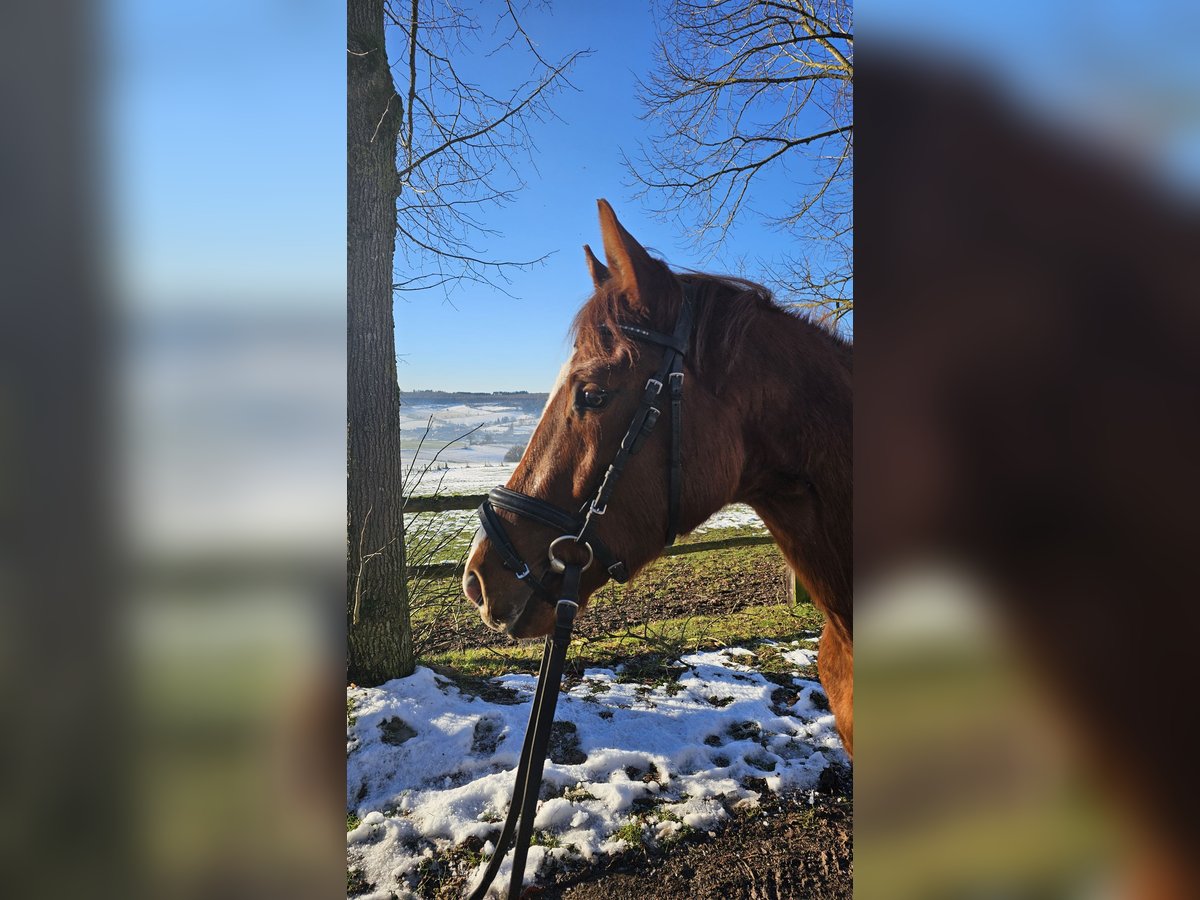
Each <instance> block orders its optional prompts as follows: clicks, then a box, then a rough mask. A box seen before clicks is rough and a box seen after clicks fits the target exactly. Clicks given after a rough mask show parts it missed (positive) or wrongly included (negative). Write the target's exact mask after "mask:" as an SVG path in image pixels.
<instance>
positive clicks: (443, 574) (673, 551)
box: [404, 494, 808, 603]
mask: <svg viewBox="0 0 1200 900" xmlns="http://www.w3.org/2000/svg"><path fill="white" fill-rule="evenodd" d="M486 497H487V494H449V495H444V496H437V497H409V498H407V499H406V500H405V501H404V512H405V514H406V515H413V514H415V513H439V512H449V511H451V510H457V509H475V508H476V507H478V506H479V504H480V503H482V502H483V501H484V498H486ZM774 543H775V539H774V538H772V537H771V536H770V535H767V534H749V535H738V536H736V537H727V538H721V539H720V540H716V541H691V542H690V543H686V544H673V545H672V546H670V547H667V548H666V550H664V551H663V555H664V556H685V555H687V554H689V553H707V552H709V551H710V550H724V549H727V548H729V547H757V546H761V545H764V544H774ZM408 570H409V572H411V573H412V574H414V575H417V576H420V577H425V578H450V577H453V576H458V575H461V574H462V563H461V562H442V563H429V564H426V565H419V566H409V567H408ZM788 578H789V590H790V592H791V596H792V598H793V599H794V600H795V601H796V602H800V603H806V602H808V596H807V594H806V593H805V591H804V588H803V587H801V586H798V585H797V583H796V576H795V574H794V573H792V572H791V571H790V570H789V572H788Z"/></svg>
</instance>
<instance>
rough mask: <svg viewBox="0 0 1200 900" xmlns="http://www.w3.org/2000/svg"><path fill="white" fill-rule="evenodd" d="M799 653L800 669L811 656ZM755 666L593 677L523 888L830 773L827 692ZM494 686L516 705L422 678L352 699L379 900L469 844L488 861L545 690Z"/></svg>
mask: <svg viewBox="0 0 1200 900" xmlns="http://www.w3.org/2000/svg"><path fill="white" fill-rule="evenodd" d="M788 654H789V655H788V658H789V659H791V658H792V656H793V655H796V659H795V661H796V662H800V659H799V655H803V656H804V657H805V658H806V659H807V658H808V657H810V656H812V655H815V654H813V653H812V651H806V650H791V651H788ZM754 659H755V657H754V654H753V652H752V651H750V650H746V649H743V648H729V649H726V650H722V651H719V652H702V653H694V654H691V655H688V656H684V657H682V658H681V660H680V664H681V665H682V666H684V667H686V668H684V671H683V672H682V674H681V675H680V676H679V678H678V680H677V681H673V682H672V681H668V682H665V683H661V684H655V685H646V684H639V683H636V682H632V681H622V680H621V674H620V672H619V671H613V670H609V669H590V670H588V671H587V672H586V673H585V675H584V679H583V680H582V682H581V683H579V684H578V685H576V686H575V687H573V688H572V689H571V690H570V692H569V693H564V694H561V695H560V697H559V702H558V710H557V715H556V723H555V729H556V732H559V734H558V738H557V739H556V740H554V741H552V748H553V749H552V752H551V759H550V760H548V761H547V763H546V771H545V777H544V780H543V788H542V802H541V803H540V805H539V807H538V811H537V814H536V818H535V820H534V826H535V829H537V830H538V831H544V832H546V833H547V836H548V838H550V839H546V840H542V841H540V842H539V843H541V844H543V846H536V845H535V846H534V847H532V848H531V849H530V853H529V863H528V866H527V869H526V875H525V878H526V882H532V881H534V880H536V875H537V873H538V872H539V871H542V870H545V869H547V868H548V867H550V866H555V865H567V866H570V865H582V864H584V863H586V862H590V861H594V860H595V859H596V858H597V857H599V856H601V855H605V854H612V853H617V852H620V851H622V850H624V849H627V848H628V846H629V840H628V839H629V838H631V837H635V836H638V837H639V839H640V840H642V841H646V842H651V843H654V842H661V841H668V840H671V839H672V838H674V837H677V836H679V835H680V834H681V833H686V831H687V829H697V830H701V831H712V830H714V829H716V828H717V827H719V826H720V825H721V824H722V822H723V821H724V820H725V819H727V818H728V817H729V815H730V813H729V810H730V809H732V808H737V807H739V806H742V805H754V804H757V803H758V801H759V798H760V796H761V794H760V793H759V791H758V790H755V787H758V788H761V787H763V786H764V785H765V787H766V788H767V789H769V790H771V791H776V792H779V791H790V790H797V789H806V788H811V787H812V786H813V785H814V784H815V783H816V781H817V777H818V775H819V774H820V772H821V771H822V770H823V769H824V768H825V767H826V766H827V765H828V764H829V763H830V762H840V763H845V762H846V761H847V757H846V755H845V753H844V751H843V750H842V749H841V744H840V742H839V740H838V738H837V734H836V732H835V731H834V727H833V717H832V715H831V714H829V713H828V712H827V711H825V710H824V705H825V704H820V705H818V704H815V703H814V702H813V700H812V696H813V693H814V692H820V690H821V688H820V685H818V684H817V683H816V682H812V681H806V680H804V679H800V678H794V679H793V687H791V688H786V687H785V688H781V687H780V686H779V685H778V684H776V683H774V682H772V681H769V680H767V679H766V678H765V677H764V676H763V675H762V674H761V673H759V672H757V671H755V670H754V669H753V663H754ZM493 683H494V685H498V686H502V687H503V688H507V689H509V690H510V691H511V692H512V694H513V697H512V700H514V701H518V702H511V703H508V704H503V703H497V702H490V701H488V700H484V699H483V698H481V697H478V696H475V695H472V694H470V693H464V692H463V691H461V690H460V689H459V688H458V687H457V686H456V685H455V684H454V683H453V682H452V681H450V680H449V679H447V678H444V677H443V676H441V675H438V674H436V673H434V672H432V671H431V670H429V669H426V668H418V669H417V671H416V672H415V673H414V674H413V675H412V676H410V677H409V678H405V679H399V680H395V681H391V682H388V683H387V684H385V685H382V686H381V687H378V688H351V689H350V690H349V692H348V696H349V698H350V700H351V702H352V704H353V715H355V716H356V717H357V719H356V721H355V722H354V724H353V725H352V726H351V727H349V728H348V730H347V754H348V759H347V808H348V809H349V810H351V811H353V812H355V813H356V814H357V815H358V816H359V817H360V819H361V821H360V823H359V824H358V826H357V827H356V828H354V829H353V830H351V831H350V832H348V833H347V835H346V841H347V850H348V855H349V862H350V864H351V866H352V867H354V868H355V869H356V870H358V871H359V872H360V873H361V875H362V879H363V882H364V883H367V884H373V885H374V890H375V892H376V893H377V894H378V895H379V896H381V897H386V896H388V895H389V894H391V893H393V892H394V893H396V894H397V895H398V896H400V897H404V896H406V895H408V892H409V891H410V890H411V889H412V888H414V887H415V886H416V884H417V881H418V870H419V869H420V868H421V867H422V866H423V865H428V864H429V861H430V860H432V859H433V857H434V856H435V855H436V854H441V853H445V852H446V851H449V850H451V849H452V848H455V847H460V846H461V845H463V844H464V842H466V843H467V846H468V847H469V848H472V849H477V848H479V847H480V846H482V848H483V853H484V857H486V856H487V855H488V854H489V853H490V852H491V850H492V849H493V845H492V844H491V842H492V841H493V840H494V839H495V838H496V837H497V836H498V834H499V830H500V826H501V823H502V821H503V818H504V816H505V814H506V813H507V810H508V801H509V795H510V793H511V791H512V785H513V777H514V773H515V769H516V764H517V756H518V754H519V753H520V747H521V740H522V737H523V735H524V733H525V725H526V722H527V720H528V717H529V709H530V701H531V699H532V696H533V690H534V686H535V680H534V678H533V676H530V675H507V676H503V677H501V678H498V679H494V681H493ZM749 779H761V780H760V781H753V782H751V781H749ZM618 832H620V833H621V835H623V836H618ZM464 858H465V857H464ZM483 865H484V863H482V862H480V863H479V864H478V865H477V866H476V867H475V869H474V870H473V872H472V874H471V878H470V880H471V882H472V883H473V882H474V880H475V879H476V878H477V877H478V875H479V874H480V873H481V872H482V869H483ZM510 870H511V861H506V862H505V863H504V867H503V868H502V869H501V872H500V875H499V876H498V877H497V879H496V881H495V886H494V888H493V894H499V893H501V892H502V891H503V890H504V889H506V887H507V883H508V872H509V871H510ZM372 896H374V895H372Z"/></svg>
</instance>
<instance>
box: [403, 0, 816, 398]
mask: <svg viewBox="0 0 1200 900" xmlns="http://www.w3.org/2000/svg"><path fill="white" fill-rule="evenodd" d="M525 22H526V27H527V30H528V31H529V32H530V33H531V34H532V35H533V36H534V37H535V39H537V40H538V41H539V49H540V50H541V52H542V53H543V55H544V56H546V57H547V58H549V59H556V58H559V57H561V56H564V55H566V54H567V53H569V52H570V51H572V50H574V49H581V48H590V49H591V50H593V51H594V52H593V53H592V55H591V56H589V57H587V58H585V59H582V60H580V61H579V63H578V64H577V67H576V68H575V70H574V72H573V74H572V76H571V80H572V82H573V83H574V84H575V85H576V86H577V87H578V88H579V91H578V92H575V91H569V90H568V91H564V92H562V93H560V94H558V95H557V96H556V97H555V98H554V101H553V105H554V109H555V111H556V112H557V114H558V116H559V117H560V119H561V121H553V120H551V121H548V122H547V123H545V124H544V125H540V126H538V127H537V128H536V130H535V132H534V136H535V141H536V145H537V149H536V152H535V155H534V160H535V164H536V171H532V170H531V171H528V172H527V173H526V181H527V187H526V188H525V189H524V190H522V191H521V192H520V193H519V194H518V195H517V199H516V201H515V202H514V203H513V204H511V205H510V206H508V207H506V208H504V209H502V210H500V211H499V212H496V213H489V215H488V221H489V224H491V225H492V227H494V228H496V229H498V230H499V231H501V232H502V234H503V236H502V237H501V238H497V239H494V240H491V241H489V242H487V244H486V247H487V249H488V250H490V251H491V252H492V253H493V254H495V255H496V256H498V257H503V258H510V259H521V258H523V259H530V258H536V257H539V256H542V255H543V254H546V253H552V254H553V255H552V256H551V257H550V259H549V260H548V261H547V262H546V264H545V265H543V266H538V267H535V268H533V269H531V270H529V271H525V272H514V273H512V274H511V278H512V284H511V285H507V286H506V287H505V289H506V290H507V291H508V292H509V293H510V294H512V297H507V296H505V295H504V294H503V293H501V292H500V291H497V290H493V289H490V288H487V287H486V286H479V285H464V286H463V287H462V288H461V289H460V290H458V291H456V292H455V293H454V294H453V295H452V296H451V298H450V300H451V303H452V305H451V303H447V302H446V300H445V294H444V292H443V291H441V290H431V291H426V292H421V293H406V294H401V295H400V296H399V298H398V300H397V303H396V329H397V341H396V343H397V349H398V352H399V353H400V359H401V365H400V367H399V377H400V384H401V388H402V389H405V388H408V389H414V388H443V389H455V390H494V389H495V390H499V389H525V390H534V391H541V390H548V389H549V387H550V386H551V385H552V383H553V381H554V378H555V376H556V375H557V373H558V369H559V366H560V365H561V363H562V361H563V360H564V359H565V358H566V356H567V354H568V351H569V346H568V344H567V342H566V334H567V329H568V326H569V324H570V321H571V319H572V317H573V316H574V314H575V312H576V310H577V309H578V308H579V306H580V304H581V303H582V302H583V301H584V300H585V299H586V298H587V296H588V294H589V293H590V288H591V281H590V279H589V277H588V274H587V269H586V268H585V266H584V262H583V250H582V246H583V244H585V243H588V244H591V246H592V247H593V249H594V250H596V252H597V253H602V250H601V247H600V234H599V226H598V224H597V218H596V199H597V198H598V197H604V198H606V199H607V200H608V201H609V202H610V203H612V205H613V207H614V208H615V209H616V212H617V215H618V217H619V218H620V219H621V221H622V223H623V224H624V225H625V227H626V228H627V229H629V231H630V232H631V233H632V234H633V235H634V236H635V237H636V238H638V240H639V241H641V242H642V243H643V244H644V245H645V246H647V247H650V248H653V249H654V250H657V251H658V253H659V255H660V256H662V257H663V258H665V259H666V260H668V261H669V262H670V263H672V264H674V265H678V266H686V267H695V268H701V269H706V270H709V271H718V272H734V271H737V270H738V268H739V265H738V264H739V260H741V259H742V258H746V259H747V261H748V262H749V263H750V265H753V264H754V261H755V260H759V259H763V260H772V259H779V258H781V257H782V256H784V255H785V254H787V253H790V252H793V251H794V250H795V247H794V246H793V242H792V241H791V239H789V238H785V237H784V236H782V235H779V234H776V233H774V232H772V231H771V230H769V229H768V228H767V227H766V226H764V225H763V224H762V223H761V222H759V221H756V220H753V219H752V220H747V222H745V223H744V224H743V225H741V226H740V227H739V228H737V229H736V230H735V231H734V232H732V233H731V234H730V235H729V236H728V239H727V241H726V243H725V246H724V247H723V248H722V249H721V250H720V251H719V252H718V253H717V254H716V255H715V256H710V255H708V254H707V253H705V252H703V251H700V250H698V249H696V248H695V247H693V246H692V245H691V244H690V242H689V241H688V240H687V238H686V235H685V234H684V233H683V232H682V230H681V229H680V228H679V227H678V226H672V225H666V224H663V223H661V222H659V221H657V220H656V219H655V218H654V217H653V216H652V215H651V214H650V210H649V205H645V206H644V205H643V204H642V203H639V202H638V201H636V200H634V198H633V196H634V193H635V191H634V190H633V189H632V188H631V187H628V186H627V183H628V181H629V176H628V173H627V172H626V171H625V170H624V168H623V167H622V165H621V151H622V150H625V151H626V152H628V153H630V154H631V155H632V153H633V152H634V151H635V150H636V149H637V144H638V140H639V139H640V138H645V137H647V136H648V135H649V133H650V131H649V129H650V126H649V125H648V123H646V122H643V121H642V120H641V119H639V114H640V112H641V108H640V105H639V104H638V102H637V99H636V96H635V83H634V82H635V75H636V74H637V73H645V72H646V71H648V67H649V64H650V60H651V50H652V42H653V38H654V28H653V23H652V21H651V19H650V15H649V11H648V8H647V5H646V4H645V3H634V2H623V3H611V4H582V3H580V4H558V12H557V14H554V13H552V12H551V11H547V10H541V11H539V10H533V11H531V13H530V14H529V15H528V16H527V17H526V20H525ZM522 165H524V163H522ZM797 189H798V188H797V186H796V185H795V184H792V183H789V182H788V181H787V179H786V178H785V177H784V176H782V175H773V176H772V177H770V178H767V179H764V180H763V183H762V184H761V185H760V186H759V190H760V192H761V194H760V196H761V198H763V199H771V200H773V199H775V198H777V197H778V196H780V195H784V196H791V195H793V194H794V193H795V192H796V191H797Z"/></svg>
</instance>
